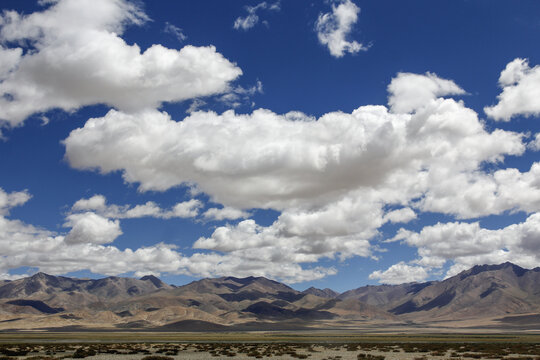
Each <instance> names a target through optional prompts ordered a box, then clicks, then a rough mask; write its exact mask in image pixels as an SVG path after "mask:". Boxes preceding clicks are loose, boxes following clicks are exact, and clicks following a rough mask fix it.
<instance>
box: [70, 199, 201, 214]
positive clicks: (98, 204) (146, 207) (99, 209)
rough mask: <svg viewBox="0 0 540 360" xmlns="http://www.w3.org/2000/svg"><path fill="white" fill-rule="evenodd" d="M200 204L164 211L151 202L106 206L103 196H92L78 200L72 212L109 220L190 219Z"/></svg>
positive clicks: (190, 202) (185, 203) (178, 205)
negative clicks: (96, 214)
mask: <svg viewBox="0 0 540 360" xmlns="http://www.w3.org/2000/svg"><path fill="white" fill-rule="evenodd" d="M202 205H203V204H202V202H201V201H200V200H197V199H191V200H188V201H184V202H181V203H177V204H175V205H174V206H173V207H172V208H171V209H169V210H165V209H162V208H161V207H159V206H158V205H157V204H156V203H154V202H153V201H148V202H146V203H145V204H142V205H135V206H130V205H114V204H111V205H109V204H107V199H106V198H105V196H103V195H94V196H92V197H90V198H88V199H80V200H78V201H77V202H75V204H73V206H72V210H73V211H93V212H96V213H98V214H100V215H102V216H105V217H107V218H111V219H134V218H141V217H154V218H159V219H171V218H191V217H196V216H197V215H198V214H199V208H200V207H202Z"/></svg>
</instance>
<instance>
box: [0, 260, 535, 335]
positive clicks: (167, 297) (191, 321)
mask: <svg viewBox="0 0 540 360" xmlns="http://www.w3.org/2000/svg"><path fill="white" fill-rule="evenodd" d="M539 313H540V268H536V269H533V270H526V269H523V268H521V267H519V266H516V265H513V264H510V263H505V264H501V265H484V266H475V267H473V268H472V269H469V270H467V271H464V272H462V273H460V274H458V275H456V276H454V277H451V278H449V279H446V280H444V281H438V282H437V281H436V282H427V283H422V284H418V283H411V284H402V285H380V286H365V287H361V288H358V289H354V290H350V291H347V292H344V293H342V294H338V293H336V292H334V291H332V290H330V289H324V290H321V289H316V288H310V289H307V290H305V291H302V292H300V291H297V290H295V289H293V288H291V287H289V286H287V285H285V284H282V283H279V282H277V281H273V280H269V279H266V278H263V277H247V278H235V277H222V278H217V279H203V280H199V281H194V282H192V283H189V284H187V285H184V286H179V287H174V286H170V285H167V284H165V283H163V282H162V281H161V280H159V279H158V278H157V277H154V276H145V277H142V278H141V279H132V278H120V277H108V278H104V279H99V280H84V279H73V278H68V277H63V276H51V275H47V274H43V273H38V274H36V275H33V276H31V277H28V278H23V279H19V280H15V281H5V282H2V283H0V330H1V329H30V328H33V329H36V328H42V329H65V328H66V327H69V328H73V327H78V328H89V329H90V328H91V329H155V330H162V331H174V330H178V331H180V330H181V331H186V330H190V329H192V330H193V331H195V330H197V329H199V330H204V329H206V330H225V329H227V330H235V329H236V330H263V329H273V330H279V329H300V328H302V329H304V328H311V329H313V328H357V327H358V326H376V327H377V328H379V327H381V326H386V327H388V326H393V327H394V328H395V327H400V326H405V325H410V324H417V325H418V324H424V325H426V324H430V323H434V322H439V323H440V322H441V321H443V322H444V321H445V322H455V321H463V320H465V319H467V320H470V319H484V320H485V319H488V320H489V319H490V320H489V321H491V322H493V321H495V322H496V321H498V320H497V319H498V318H499V319H502V318H503V317H504V318H505V319H506V318H508V319H510V320H508V321H510V322H511V321H512V319H514V318H513V317H512V316H514V315H518V314H519V315H520V316H527V319H529V320H531V319H533V320H534V319H537V318H540V317H539V316H538V314H539ZM531 316H532V317H531ZM484 320H482V321H484ZM195 325H196V326H195ZM194 326H195V327H194Z"/></svg>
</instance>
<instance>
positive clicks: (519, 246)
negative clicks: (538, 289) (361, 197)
mask: <svg viewBox="0 0 540 360" xmlns="http://www.w3.org/2000/svg"><path fill="white" fill-rule="evenodd" d="M393 240H396V241H397V240H401V241H404V242H405V243H407V244H408V245H410V246H414V247H416V248H417V249H418V255H419V259H418V260H417V261H416V262H417V263H418V264H419V265H424V266H428V267H436V268H440V267H442V266H443V265H444V264H446V263H447V262H448V261H451V262H452V266H451V267H450V269H449V270H448V272H447V274H446V275H447V276H453V275H455V274H457V273H459V272H460V271H462V270H464V269H467V268H470V267H472V266H474V265H477V264H498V263H502V262H506V261H510V262H513V263H515V264H517V265H520V266H523V267H525V268H534V267H536V266H538V264H539V262H540V256H538V254H540V213H533V214H531V215H529V217H527V219H526V220H525V221H524V222H522V223H518V224H512V225H509V226H507V227H505V228H502V229H497V230H490V229H485V228H482V227H481V226H480V224H479V222H473V223H464V222H451V223H438V224H436V225H433V226H426V227H424V228H423V229H422V230H421V231H420V232H412V231H408V230H404V229H401V230H400V231H399V232H398V234H397V235H396V237H395V238H394V239H393Z"/></svg>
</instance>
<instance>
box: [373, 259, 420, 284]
mask: <svg viewBox="0 0 540 360" xmlns="http://www.w3.org/2000/svg"><path fill="white" fill-rule="evenodd" d="M428 276H429V275H428V272H427V271H426V269H424V268H423V267H421V266H411V265H407V264H405V263H404V262H403V261H402V262H399V263H397V264H394V265H392V266H390V267H389V268H388V269H386V270H385V271H380V270H377V271H374V272H372V273H371V274H370V275H369V278H370V279H372V280H379V282H380V283H382V284H390V285H395V284H403V283H410V282H420V281H424V280H426V279H427V277H428Z"/></svg>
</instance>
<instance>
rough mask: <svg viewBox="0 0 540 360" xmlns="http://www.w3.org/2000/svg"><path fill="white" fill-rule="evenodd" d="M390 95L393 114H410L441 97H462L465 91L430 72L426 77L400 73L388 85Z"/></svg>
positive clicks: (389, 102) (389, 101) (389, 100)
mask: <svg viewBox="0 0 540 360" xmlns="http://www.w3.org/2000/svg"><path fill="white" fill-rule="evenodd" d="M388 93H389V97H388V105H390V108H391V109H392V111H393V112H395V113H410V112H414V111H416V110H418V109H420V108H422V107H424V106H426V105H429V103H430V102H431V101H434V100H435V99H437V98H439V97H442V96H447V95H462V94H465V91H464V90H463V89H462V88H460V87H459V86H457V85H456V84H455V83H454V82H453V81H452V80H446V79H442V78H440V77H438V76H437V75H435V74H433V73H429V72H428V73H426V74H425V75H420V74H412V73H398V74H397V76H396V77H394V78H393V79H392V82H390V85H388Z"/></svg>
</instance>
